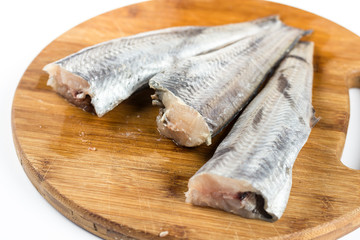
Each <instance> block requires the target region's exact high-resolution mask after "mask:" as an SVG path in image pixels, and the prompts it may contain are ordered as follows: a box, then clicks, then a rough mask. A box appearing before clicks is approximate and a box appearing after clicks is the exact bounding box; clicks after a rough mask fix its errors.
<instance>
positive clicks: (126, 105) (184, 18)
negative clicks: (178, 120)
mask: <svg viewBox="0 0 360 240" xmlns="http://www.w3.org/2000/svg"><path fill="white" fill-rule="evenodd" d="M273 14H279V15H280V17H281V19H282V20H283V21H284V22H285V23H286V24H288V25H291V26H295V27H300V28H303V29H313V30H314V33H313V34H312V35H311V36H310V37H308V38H307V39H308V40H311V41H314V42H315V56H314V64H315V75H314V88H313V105H314V107H315V109H316V111H317V116H320V117H321V120H320V122H319V123H318V124H317V125H316V127H315V128H314V129H313V131H312V133H311V135H310V138H309V140H308V142H307V143H306V145H305V146H304V148H303V149H302V150H301V152H300V154H299V156H298V158H297V160H296V163H295V166H294V169H293V187H292V190H291V195H290V199H289V202H288V206H287V208H286V211H285V213H284V215H283V217H282V218H281V219H280V220H279V221H277V222H274V223H268V222H263V221H260V220H251V219H244V218H242V217H239V216H236V215H233V214H230V213H226V212H222V211H219V210H215V209H210V208H201V207H196V206H192V205H190V204H186V203H185V202H184V200H185V196H184V192H186V191H187V182H188V179H189V178H190V177H191V176H192V175H193V174H194V173H195V172H196V171H197V170H198V169H199V168H200V167H201V166H202V165H203V164H204V163H205V162H206V161H207V160H208V159H209V158H210V157H211V156H212V154H213V152H214V151H215V148H216V146H217V145H218V143H219V142H220V141H221V139H223V137H224V136H225V133H223V134H220V135H218V136H217V137H216V138H215V139H214V142H213V144H212V145H211V146H209V147H206V146H202V147H198V148H182V147H178V146H176V145H175V144H174V143H173V142H172V141H170V140H169V139H166V138H163V137H161V136H160V135H159V133H158V131H157V129H156V124H155V118H156V116H157V114H158V107H153V106H152V105H151V99H150V94H151V93H152V90H150V89H147V90H144V91H142V92H139V93H137V94H135V95H133V96H132V97H131V98H130V99H128V100H126V101H125V102H123V103H122V104H120V105H119V106H118V107H117V108H115V109H114V110H113V111H111V112H110V113H108V114H106V115H105V116H104V117H102V118H98V117H97V116H94V115H91V114H89V113H87V112H84V111H82V110H80V109H78V108H76V107H74V106H72V105H70V104H69V103H68V102H66V101H65V100H64V99H63V98H62V97H60V96H58V95H57V94H56V93H55V92H54V91H53V90H52V89H51V88H50V87H48V86H46V82H47V78H48V75H47V74H46V73H45V72H43V71H42V68H43V66H44V65H46V64H47V63H50V62H53V61H55V60H57V59H60V58H62V57H65V56H67V55H69V54H71V53H74V52H76V51H78V50H80V49H82V48H84V47H87V46H90V45H93V44H96V43H99V42H103V41H106V40H110V39H113V38H118V37H122V36H127V35H132V34H136V33H140V32H144V31H149V30H155V29H161V28H166V27H172V26H184V25H219V24H226V23H234V22H242V21H247V20H252V19H256V18H259V17H264V16H268V15H273ZM209 41H211V39H209ZM358 69H360V38H359V37H358V36H356V35H354V34H353V33H351V32H349V31H348V30H346V29H344V28H342V27H340V26H338V25H336V24H334V23H332V22H330V21H328V20H326V19H323V18H321V17H319V16H316V15H314V14H311V13H308V12H305V11H302V10H299V9H295V8H291V7H288V6H284V5H279V4H274V3H271V2H262V1H244V0H236V1H221V0H194V1H187V0H186V1H170V0H167V1H166V0H161V1H160V0H159V1H151V2H145V3H141V4H136V5H132V6H128V7H125V8H121V9H117V10H114V11H111V12H108V13H106V14H103V15H100V16H98V17H95V18H93V19H90V20H89V21H86V22H85V23H82V24H80V25H79V26H77V27H75V28H73V29H71V30H69V31H68V32H66V33H64V34H63V35H61V36H60V37H59V38H57V39H56V40H55V41H53V42H52V43H51V44H50V45H49V46H47V47H46V48H45V49H44V50H43V51H42V52H41V53H40V54H39V55H38V56H37V57H36V58H35V60H34V61H33V62H32V63H31V64H30V66H29V67H28V69H27V70H26V72H25V74H24V76H23V77H22V79H21V81H20V83H19V86H18V88H17V91H16V94H15V97H14V102H13V109H12V110H13V112H12V127H13V136H14V143H15V145H16V149H17V154H18V156H19V159H20V161H21V164H22V166H23V168H24V170H25V172H26V174H27V175H28V177H29V179H30V180H31V182H32V183H33V184H34V186H35V187H36V189H37V190H38V191H39V192H40V193H41V194H42V195H43V196H44V198H46V199H47V200H48V201H49V202H50V203H51V204H52V205H53V206H54V207H55V208H56V209H57V210H58V211H60V212H61V213H62V214H63V215H65V216H66V217H67V218H69V219H70V220H71V221H73V222H74V223H76V224H78V225H80V226H81V227H83V228H85V229H87V230H88V231H90V232H92V233H94V234H96V235H98V236H100V237H102V238H106V239H113V238H114V239H128V238H129V239H131V238H140V239H144V238H146V239H148V238H150V239H155V238H159V237H160V236H159V234H160V233H161V232H163V233H162V234H161V235H163V234H164V235H166V233H168V234H167V236H165V238H168V239H172V238H187V239H249V238H272V237H275V238H289V237H293V238H299V239H300V238H301V239H304V238H315V237H323V238H326V239H328V238H329V237H331V238H335V237H339V236H341V235H343V234H345V233H348V232H350V231H352V230H353V229H355V228H357V227H358V226H359V225H360V172H359V171H356V170H351V169H349V168H347V167H345V166H344V165H342V163H341V162H340V156H341V154H342V150H343V146H344V142H345V136H346V131H347V126H348V120H349V99H348V86H349V83H350V84H352V86H359V85H360V84H359V79H360V71H357V70H358ZM225 132H226V131H225ZM166 231H167V232H166Z"/></svg>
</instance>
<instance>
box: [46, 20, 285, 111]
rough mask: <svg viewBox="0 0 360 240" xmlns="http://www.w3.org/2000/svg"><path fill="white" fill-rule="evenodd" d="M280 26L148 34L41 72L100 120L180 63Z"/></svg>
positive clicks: (86, 52) (261, 22) (95, 48)
mask: <svg viewBox="0 0 360 240" xmlns="http://www.w3.org/2000/svg"><path fill="white" fill-rule="evenodd" d="M279 23H280V20H279V18H278V16H270V17H266V18H261V19H257V20H254V21H250V22H244V23H237V24H228V25H222V26H213V27H203V26H186V27H173V28H167V29H162V30H156V31H150V32H145V33H140V34H137V35H133V36H128V37H123V38H119V39H115V40H111V41H107V42H104V43H100V44H97V45H94V46H91V47H88V48H85V49H83V50H80V51H79V52H77V53H74V54H72V55H69V56H67V57H65V58H63V59H60V60H58V61H55V62H53V63H50V64H48V65H46V66H45V67H44V69H43V70H45V71H46V72H48V73H49V75H50V76H49V80H48V85H49V86H52V87H53V88H54V89H55V90H56V91H57V92H58V93H59V94H60V95H62V96H63V97H65V98H66V99H67V100H68V101H69V102H71V103H73V104H74V105H76V106H79V107H81V108H83V109H84V110H88V111H91V110H92V109H93V110H94V111H95V113H96V114H97V115H98V116H99V117H101V116H103V115H104V114H106V113H107V112H108V111H110V110H112V109H113V108H114V107H116V106H117V105H118V104H119V103H120V102H122V101H123V100H125V99H127V98H128V97H129V96H130V95H131V94H132V93H134V92H135V91H137V90H138V89H140V88H142V87H144V86H146V85H147V83H148V80H149V79H150V78H151V77H152V76H154V75H155V74H156V73H158V72H160V71H162V70H164V69H166V68H168V67H169V66H171V65H172V64H173V63H174V62H176V61H178V60H179V59H183V58H187V57H190V56H194V55H198V54H202V53H205V52H208V51H212V50H215V49H218V48H221V47H223V46H226V45H228V44H231V43H233V42H235V41H237V40H239V39H241V38H243V37H246V36H249V35H251V34H255V33H257V32H259V31H262V30H263V29H267V28H269V27H271V26H272V25H274V24H275V25H276V24H279ZM86 97H87V100H86V101H82V100H84V99H85V98H86ZM89 98H91V101H89ZM90 104H91V105H92V106H90Z"/></svg>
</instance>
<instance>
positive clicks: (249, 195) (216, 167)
mask: <svg viewBox="0 0 360 240" xmlns="http://www.w3.org/2000/svg"><path fill="white" fill-rule="evenodd" d="M313 48H314V44H313V43H312V42H301V43H299V44H297V45H296V47H295V48H294V49H293V50H292V51H291V52H290V53H289V54H288V55H287V56H286V57H285V59H284V60H283V61H282V63H281V65H280V66H279V68H278V69H277V70H276V72H275V74H274V76H273V77H272V78H271V79H270V80H269V82H268V83H267V85H266V86H265V87H264V89H263V90H262V91H261V92H260V93H259V94H258V95H257V96H256V97H255V98H254V100H253V101H252V102H251V103H250V104H249V105H248V106H247V107H246V109H245V110H244V112H243V113H242V114H241V115H240V117H239V119H238V120H237V121H236V123H235V125H234V126H233V128H232V129H231V131H230V133H229V134H228V135H227V136H226V138H225V139H224V140H223V141H222V142H221V143H220V145H219V146H218V148H217V149H216V151H215V153H214V155H213V157H212V158H211V159H210V160H209V161H207V163H206V164H205V165H204V166H202V167H201V168H200V170H199V171H198V172H197V173H196V174H195V175H194V176H193V177H191V179H190V180H189V184H188V187H189V189H188V191H187V193H186V202H188V203H192V204H194V205H200V206H209V207H213V208H218V209H222V210H225V211H228V212H231V213H234V214H237V215H240V216H243V217H246V218H257V219H262V220H266V221H276V220H278V219H279V218H280V217H281V216H282V214H283V212H284V211H285V208H286V205H287V202H288V198H289V194H290V189H291V185H292V167H293V165H294V162H295V160H296V157H297V155H298V153H299V151H300V150H301V148H302V147H303V145H304V144H305V142H306V141H307V139H308V137H309V135H310V132H311V129H312V127H313V126H314V125H315V124H316V122H317V121H318V119H317V118H316V117H315V116H314V108H313V106H312V103H311V102H312V101H311V100H312V82H313V65H312V58H313Z"/></svg>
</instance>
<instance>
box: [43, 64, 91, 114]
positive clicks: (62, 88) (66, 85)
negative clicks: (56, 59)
mask: <svg viewBox="0 0 360 240" xmlns="http://www.w3.org/2000/svg"><path fill="white" fill-rule="evenodd" d="M43 70H44V71H46V72H47V73H48V74H49V80H48V82H47V85H48V86H51V87H52V88H53V89H54V90H55V91H56V92H57V93H58V94H60V95H61V96H63V97H64V98H65V99H66V100H67V101H68V102H70V103H72V104H74V105H75V106H77V107H79V108H81V109H83V110H85V111H87V112H91V113H95V111H94V107H93V105H92V104H91V95H90V93H89V88H90V85H89V83H88V82H87V81H86V80H84V79H83V78H82V77H80V76H77V75H75V74H73V73H70V72H69V71H67V70H65V69H64V68H62V67H61V66H59V65H58V64H55V63H50V64H48V65H46V66H45V67H44V68H43Z"/></svg>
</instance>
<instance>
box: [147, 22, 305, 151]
mask: <svg viewBox="0 0 360 240" xmlns="http://www.w3.org/2000/svg"><path fill="white" fill-rule="evenodd" d="M307 33H308V32H307V31H304V30H300V29H297V28H293V27H289V26H286V25H285V24H283V23H282V22H280V21H279V22H278V24H275V25H273V26H272V27H270V28H268V29H266V30H264V31H261V32H259V33H256V34H253V35H251V36H249V37H246V38H243V39H241V40H239V41H237V42H235V43H233V44H231V45H229V46H227V47H224V48H221V49H219V50H216V51H213V52H211V53H208V54H203V55H199V56H194V57H190V58H188V59H185V60H183V61H180V62H178V63H176V64H174V66H173V67H171V68H169V69H167V70H165V71H164V72H162V73H159V74H157V75H155V76H154V77H153V78H152V79H150V82H149V84H150V87H151V88H154V89H155V90H156V92H155V94H154V95H153V99H154V100H153V104H154V105H160V106H161V107H162V109H161V111H160V113H159V116H158V117H157V126H158V130H159V132H160V133H161V134H162V135H164V136H166V137H168V138H170V139H173V140H174V141H175V142H176V143H177V144H179V145H181V146H186V147H194V146H198V145H201V144H203V143H206V144H207V145H210V144H211V138H212V136H214V135H216V134H217V133H219V132H220V131H221V130H222V129H223V128H224V127H225V126H226V125H227V124H228V123H229V122H230V121H231V120H232V119H234V118H235V117H236V115H237V114H238V113H239V112H240V111H241V110H242V109H243V108H244V107H245V106H246V104H247V103H248V102H249V101H250V100H251V99H252V98H253V97H254V96H255V95H256V94H257V92H258V91H259V88H260V86H261V85H262V83H263V82H264V80H265V79H266V76H267V75H268V74H269V73H270V72H271V70H272V69H273V68H274V66H275V65H276V64H277V63H278V62H279V61H280V60H281V59H282V58H283V57H284V56H285V55H286V54H287V53H288V52H289V51H290V50H291V49H292V48H293V47H294V46H295V44H296V43H297V42H298V41H299V39H300V38H301V37H302V36H303V35H305V34H307Z"/></svg>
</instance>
